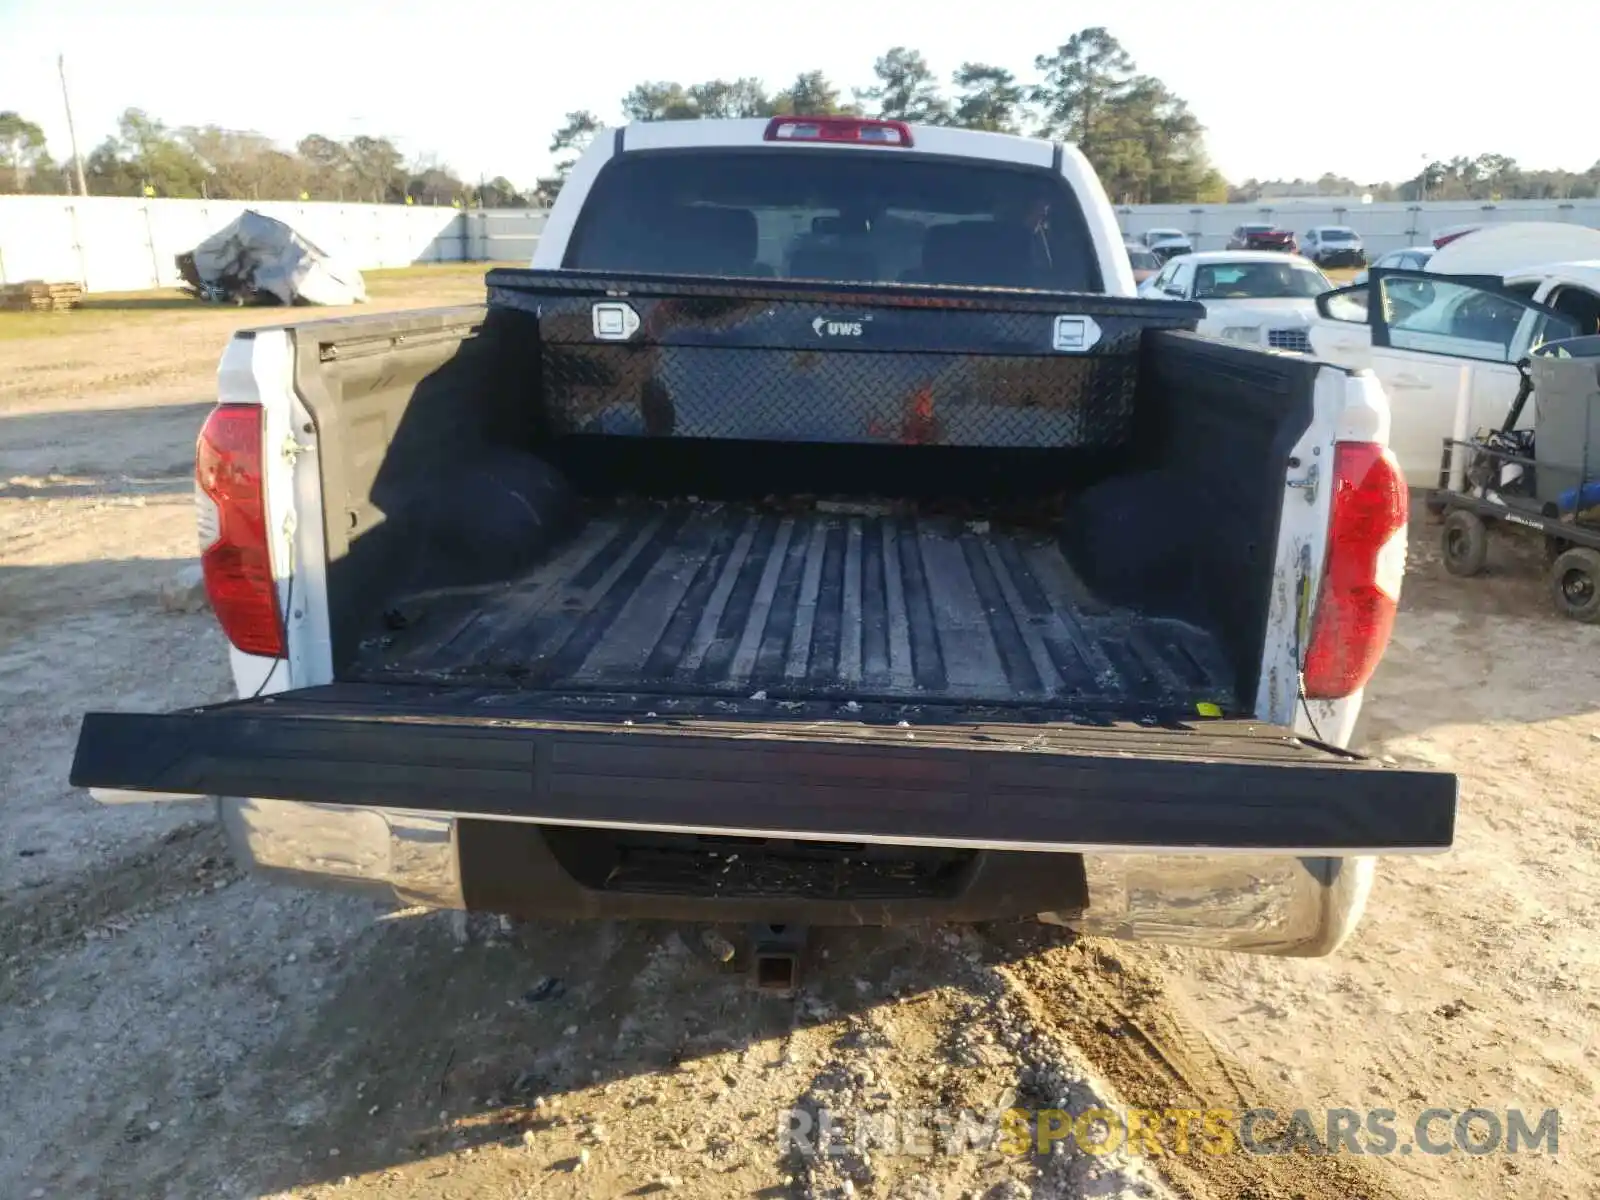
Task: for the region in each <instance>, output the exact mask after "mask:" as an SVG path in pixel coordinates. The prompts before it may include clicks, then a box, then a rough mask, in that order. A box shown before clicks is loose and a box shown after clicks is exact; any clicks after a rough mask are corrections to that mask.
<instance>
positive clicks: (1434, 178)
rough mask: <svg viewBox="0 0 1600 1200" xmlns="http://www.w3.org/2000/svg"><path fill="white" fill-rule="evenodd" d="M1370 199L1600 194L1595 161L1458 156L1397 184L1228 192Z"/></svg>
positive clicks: (1309, 182) (1262, 184) (1256, 185)
mask: <svg viewBox="0 0 1600 1200" xmlns="http://www.w3.org/2000/svg"><path fill="white" fill-rule="evenodd" d="M1363 193H1370V194H1371V196H1372V198H1373V200H1375V201H1392V200H1400V201H1406V202H1408V203H1416V202H1417V201H1419V200H1481V201H1485V202H1488V203H1494V202H1496V201H1499V200H1589V199H1593V198H1594V197H1596V196H1600V161H1596V162H1595V164H1594V165H1593V166H1591V167H1590V168H1589V169H1588V170H1587V171H1567V170H1562V169H1560V168H1557V169H1555V170H1544V171H1538V170H1529V169H1528V168H1526V167H1522V166H1519V165H1518V164H1517V161H1516V160H1515V159H1513V158H1508V157H1507V156H1506V155H1504V154H1480V155H1478V156H1477V157H1476V158H1465V157H1458V158H1452V159H1450V160H1449V161H1448V162H1440V161H1435V162H1430V163H1429V164H1428V165H1427V166H1425V167H1424V168H1423V169H1422V170H1421V171H1419V172H1418V173H1417V175H1416V176H1415V177H1413V178H1411V179H1407V180H1404V181H1402V182H1400V183H1370V184H1365V185H1363V184H1358V183H1356V181H1355V180H1353V179H1348V178H1346V177H1345V176H1343V175H1335V174H1333V173H1331V172H1330V173H1328V174H1326V175H1323V176H1321V177H1320V178H1317V179H1269V180H1260V179H1247V180H1245V181H1244V182H1243V183H1240V184H1236V185H1234V186H1232V187H1230V188H1229V189H1228V200H1229V202H1230V203H1234V204H1241V203H1246V204H1253V203H1255V202H1257V201H1262V200H1270V199H1273V198H1283V197H1293V196H1359V195H1362V194H1363Z"/></svg>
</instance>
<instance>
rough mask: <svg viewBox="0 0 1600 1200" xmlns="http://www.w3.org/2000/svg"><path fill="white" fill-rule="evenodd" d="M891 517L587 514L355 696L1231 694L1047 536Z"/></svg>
mask: <svg viewBox="0 0 1600 1200" xmlns="http://www.w3.org/2000/svg"><path fill="white" fill-rule="evenodd" d="M886 507H888V506H881V507H880V511H876V512H875V511H874V510H873V508H872V506H850V505H833V506H829V505H826V504H824V506H823V508H824V511H821V512H819V511H816V508H815V507H814V506H812V505H805V506H800V505H788V506H783V507H780V506H765V507H763V506H757V505H751V504H724V503H704V502H701V503H690V502H682V503H675V504H664V503H648V502H639V503H616V504H603V505H597V506H595V511H593V512H591V513H590V514H589V515H588V517H587V520H586V522H585V523H584V524H583V526H582V527H581V529H580V530H579V532H578V533H577V534H576V535H575V536H574V537H573V538H572V539H571V540H570V541H569V542H568V543H567V544H566V546H565V547H564V548H563V549H562V550H561V551H560V552H558V553H557V554H556V555H555V556H554V557H552V558H551V559H550V560H549V561H548V562H546V563H544V564H542V565H540V566H539V567H537V568H536V569H534V570H533V571H531V572H529V573H527V574H526V575H523V576H522V577H520V578H518V579H516V580H514V581H512V582H510V583H508V584H498V585H492V586H489V587H482V588H469V589H451V590H447V591H443V592H436V593H433V594H422V595H416V596H411V597H406V598H404V599H402V600H400V601H399V602H398V603H397V604H396V605H395V606H394V607H393V608H392V609H391V610H390V614H389V618H388V623H389V624H390V625H391V626H392V627H395V628H394V629H393V631H392V632H390V633H388V634H386V635H383V636H378V637H374V638H370V639H368V641H367V643H366V645H365V646H364V647H363V650H362V654H361V657H360V659H359V661H358V662H357V664H356V666H355V668H354V671H353V672H352V676H353V677H354V678H359V679H366V680H408V679H410V680H435V681H444V680H454V681H460V682H477V683H481V684H493V683H496V682H500V683H505V682H511V683H513V684H515V685H516V686H520V687H526V688H554V689H563V690H569V691H570V690H602V691H603V690H618V689H622V690H629V691H636V690H648V691H656V692H662V693H677V694H686V695H688V694H699V695H715V696H738V697H743V696H748V695H750V694H752V693H754V692H758V691H759V692H765V693H767V694H768V695H769V696H771V697H772V698H774V699H780V698H789V699H809V698H816V697H823V696H830V695H837V696H844V697H849V698H853V699H856V700H859V701H863V702H866V701H875V700H881V701H900V702H917V703H938V702H982V703H988V704H1032V703H1038V702H1041V701H1044V702H1059V703H1061V704H1064V705H1070V706H1071V707H1073V708H1084V707H1091V708H1100V707H1111V708H1123V709H1126V708H1127V707H1128V706H1129V705H1134V704H1137V705H1139V706H1141V707H1144V706H1148V707H1154V708H1157V709H1169V708H1170V709H1179V710H1183V711H1187V712H1191V713H1192V712H1193V711H1194V705H1195V703H1197V702H1200V701H1208V702H1218V701H1225V700H1226V698H1227V697H1230V696H1231V695H1232V694H1233V685H1232V680H1231V678H1230V676H1231V672H1230V671H1229V668H1228V664H1227V662H1226V659H1225V658H1224V656H1223V654H1222V652H1221V650H1220V649H1219V648H1218V646H1217V645H1216V642H1215V639H1214V638H1213V637H1212V636H1211V635H1210V634H1208V633H1207V632H1205V631H1204V630H1202V629H1199V628H1197V627H1195V626H1192V625H1189V624H1187V623H1185V622H1182V621H1177V620H1165V619H1160V618H1152V617H1149V616H1147V615H1141V614H1139V613H1137V612H1134V611H1131V610H1128V609H1122V608H1117V607H1114V606H1111V605H1107V604H1104V603H1101V602H1100V601H1098V600H1097V599H1096V598H1095V597H1094V596H1093V595H1092V594H1091V593H1090V591H1089V590H1088V588H1087V587H1086V586H1085V584H1084V582H1083V580H1082V579H1080V578H1079V576H1078V575H1077V573H1076V572H1075V571H1074V570H1073V568H1072V566H1071V564H1070V563H1069V562H1068V561H1067V558H1066V556H1065V555H1064V554H1063V553H1062V550H1061V546H1060V544H1059V540H1058V539H1057V538H1056V537H1055V536H1054V535H1053V534H1052V533H1051V532H1049V531H1048V530H1034V529H1027V528H1001V527H999V526H998V525H992V524H991V523H990V522H989V521H986V520H982V521H974V520H963V519H961V518H958V517H937V516H936V517H926V516H914V515H903V516H895V515H892V514H882V513H881V508H886ZM852 508H854V509H855V510H856V511H854V512H852V511H851V509H852Z"/></svg>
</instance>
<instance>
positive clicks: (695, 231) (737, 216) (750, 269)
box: [633, 204, 773, 277]
mask: <svg viewBox="0 0 1600 1200" xmlns="http://www.w3.org/2000/svg"><path fill="white" fill-rule="evenodd" d="M649 224H650V227H649V230H648V236H647V240H646V242H645V244H643V245H640V246H639V247H638V251H639V253H638V263H637V265H636V266H635V267H634V268H633V269H635V270H639V271H647V272H651V273H656V274H662V275H734V276H745V277H748V276H762V275H768V276H770V275H771V274H772V273H773V271H772V268H771V267H769V266H767V265H766V264H764V263H758V262H756V248H757V229H756V216H755V214H754V213H753V212H751V211H750V210H749V209H744V208H715V207H713V206H711V205H704V204H695V205H682V206H680V207H677V208H673V209H669V210H668V211H667V212H665V213H663V214H662V215H661V216H660V217H659V218H657V219H656V220H654V221H651V222H650V223H649Z"/></svg>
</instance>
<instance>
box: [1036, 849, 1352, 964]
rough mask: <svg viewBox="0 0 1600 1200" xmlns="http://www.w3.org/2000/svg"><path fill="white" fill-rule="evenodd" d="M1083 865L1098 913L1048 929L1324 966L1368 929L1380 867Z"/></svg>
mask: <svg viewBox="0 0 1600 1200" xmlns="http://www.w3.org/2000/svg"><path fill="white" fill-rule="evenodd" d="M1083 864H1084V874H1085V876H1086V877H1087V881H1088V890H1089V904H1088V907H1087V908H1085V909H1084V910H1083V911H1082V912H1061V913H1040V914H1039V919H1040V920H1041V921H1044V922H1047V923H1049V924H1052V925H1065V926H1067V927H1069V928H1071V929H1075V930H1077V931H1078V932H1080V933H1085V934H1092V935H1095V936H1098V937H1111V938H1121V939H1124V940H1128V941H1144V942H1166V943H1170V944H1173V945H1179V946H1189V947H1194V948H1201V949H1208V950H1234V951H1242V952H1245V953H1250V954H1273V955H1284V956H1291V957H1299V958H1316V957H1320V956H1322V955H1325V954H1331V953H1333V951H1335V950H1336V949H1338V948H1339V945H1340V944H1341V943H1342V942H1343V941H1344V940H1345V939H1346V938H1347V937H1349V936H1350V933H1351V931H1352V930H1354V929H1355V927H1356V924H1357V923H1358V922H1359V921H1360V920H1361V914H1362V912H1363V911H1364V910H1365V908H1366V904H1367V894H1368V893H1369V892H1370V891H1371V888H1372V876H1373V868H1374V865H1375V860H1374V859H1373V858H1370V857H1352V858H1299V857H1294V856H1291V855H1241V854H1227V855H1206V854H1086V855H1084V859H1083Z"/></svg>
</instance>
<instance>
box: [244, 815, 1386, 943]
mask: <svg viewBox="0 0 1600 1200" xmlns="http://www.w3.org/2000/svg"><path fill="white" fill-rule="evenodd" d="M218 808H219V812H220V815H221V818H222V822H223V825H224V827H225V828H226V830H227V833H228V838H229V841H230V843H231V844H232V847H233V850H234V853H235V855H236V856H237V857H238V858H239V859H240V860H241V861H242V862H244V863H247V864H248V865H250V866H251V867H253V868H254V869H255V870H257V871H258V872H260V873H262V874H264V875H266V876H269V877H272V878H276V879H279V880H282V881H284V882H290V883H295V884H299V885H301V886H311V887H318V888H328V889H336V890H347V891H356V892H361V893H364V894H367V895H369V896H372V897H374V898H376V899H380V900H385V901H397V902H399V903H401V904H406V905H415V904H422V905H428V906H430V907H436V908H453V909H466V908H470V909H476V910H481V911H489V912H502V913H507V914H510V915H516V916H524V917H531V918H556V919H566V918H613V919H642V918H665V919H671V920H683V921H736V922H742V921H758V920H759V921H786V922H794V923H803V924H812V925H893V924H901V923H904V922H908V921H918V920H944V921H982V920H1005V919H1012V918H1018V917H1028V916H1035V915H1036V916H1038V917H1039V918H1040V919H1041V920H1043V921H1046V922H1049V923H1051V924H1058V925H1065V926H1068V927H1071V928H1074V929H1077V930H1079V931H1080V932H1083V933H1086V934H1094V935H1098V936H1103V937H1113V938H1123V939H1130V940H1139V941H1158V942H1169V943H1175V944H1179V945H1186V946H1191V947H1197V948H1206V949H1214V950H1234V951H1245V952H1250V953H1257V954H1274V955H1294V956H1315V955H1323V954H1328V953H1331V952H1332V951H1333V950H1334V949H1336V948H1337V947H1338V945H1339V944H1340V943H1341V942H1342V941H1343V940H1344V939H1345V937H1346V936H1348V934H1349V933H1350V931H1351V930H1352V929H1353V928H1354V927H1355V925H1356V923H1357V922H1358V921H1359V919H1360V917H1361V912H1362V910H1363V908H1364V907H1365V904H1366V897H1367V891H1368V888H1369V886H1370V881H1371V878H1372V869H1373V860H1372V859H1371V858H1364V857H1357V858H1330V857H1311V858H1307V857H1298V856H1295V855H1289V854H1272V853H1253V854H1239V853H1233V854H1222V853H1219V854H1137V853H1130V854H1086V855H1062V854H1042V853H1028V852H1021V851H1015V852H1013V851H985V852H980V853H979V854H978V855H977V856H976V857H975V858H974V859H973V861H972V863H971V865H970V866H969V868H968V869H967V870H966V872H965V875H964V877H963V879H962V881H961V884H960V886H959V888H957V889H956V890H955V891H954V893H953V894H951V895H949V896H946V897H942V898H934V899H929V898H917V899H889V900H882V899H880V900H866V901H862V900H854V901H840V900H809V901H806V900H793V899H776V898H775V899H755V898H719V897H686V896H681V895H652V894H648V893H644V892H615V891H608V890H604V889H601V888H594V887H587V886H585V885H584V884H582V883H580V882H579V881H578V880H577V879H576V878H574V876H573V873H572V872H571V871H570V870H569V869H568V868H567V867H566V866H564V865H563V864H562V862H561V861H560V860H559V859H558V857H557V855H556V854H555V853H554V852H553V851H552V848H551V844H550V841H549V839H548V838H547V837H546V836H545V829H544V827H542V826H539V825H534V824H529V823H526V822H506V821H485V820H478V819H470V820H469V819H456V818H452V817H437V816H428V815H423V814H415V813H402V812H394V811H389V810H382V809H367V808H347V807H343V806H334V805H318V804H303V803H298V802H294V801H283V800H250V799H236V798H224V799H222V800H219V802H218Z"/></svg>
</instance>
